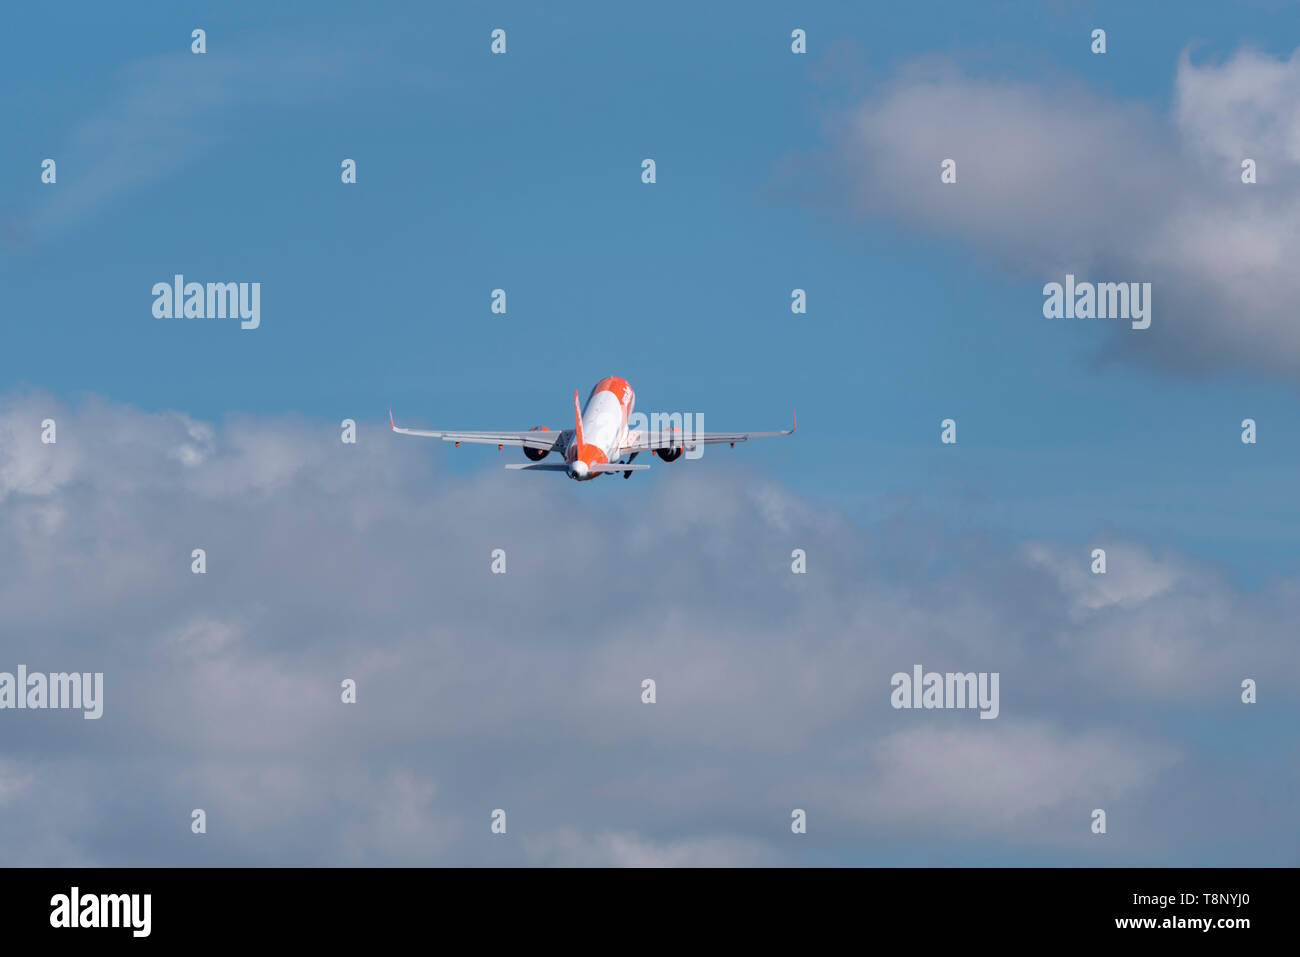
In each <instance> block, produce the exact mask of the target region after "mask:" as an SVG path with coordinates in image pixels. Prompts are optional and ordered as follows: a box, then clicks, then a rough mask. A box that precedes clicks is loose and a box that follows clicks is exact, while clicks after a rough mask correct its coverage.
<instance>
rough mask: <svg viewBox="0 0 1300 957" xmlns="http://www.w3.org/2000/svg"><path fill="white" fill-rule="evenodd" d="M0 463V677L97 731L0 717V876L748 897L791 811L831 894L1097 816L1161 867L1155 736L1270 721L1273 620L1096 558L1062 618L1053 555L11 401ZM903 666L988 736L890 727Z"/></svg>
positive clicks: (740, 503) (1170, 747) (742, 495)
mask: <svg viewBox="0 0 1300 957" xmlns="http://www.w3.org/2000/svg"><path fill="white" fill-rule="evenodd" d="M47 415H55V416H57V417H58V419H59V423H60V425H59V442H58V444H57V445H53V446H47V445H42V444H41V443H40V441H39V428H38V426H39V422H40V420H41V418H43V417H45V416H47ZM0 434H2V435H6V436H10V437H12V440H11V441H8V442H5V443H4V444H3V445H0V475H3V476H10V477H17V478H11V479H10V480H8V481H7V482H6V484H5V485H4V486H3V494H2V495H0V543H2V544H3V548H0V608H3V609H4V621H3V627H4V630H5V634H6V643H5V657H6V660H5V661H4V662H0V670H3V669H4V668H6V667H8V668H12V667H13V666H16V665H17V664H19V663H25V664H27V665H29V666H30V667H33V668H41V669H44V670H79V671H102V672H104V675H105V679H104V681H105V691H104V717H103V718H102V719H100V720H99V721H93V722H88V721H83V720H81V719H80V716H74V715H67V714H52V713H45V714H37V713H31V712H24V713H23V714H22V715H20V716H19V715H15V714H14V713H13V712H3V713H0V724H3V725H6V731H5V734H4V735H3V736H0V762H3V764H2V765H0V767H2V768H3V770H4V775H3V777H0V780H3V781H9V782H12V781H15V780H18V781H25V782H27V783H26V784H25V786H24V787H23V788H21V789H15V788H14V787H12V786H10V787H8V790H6V791H5V793H6V794H8V795H9V797H8V799H7V801H6V814H5V815H3V816H0V843H2V844H4V846H6V847H11V848H13V849H14V851H13V854H14V858H15V859H21V860H24V861H28V862H31V861H37V862H40V861H42V860H46V859H48V860H50V861H53V862H72V861H83V860H90V861H95V862H100V863H125V864H140V863H164V862H176V863H189V862H207V863H285V864H288V863H300V864H337V863H348V862H365V863H385V862H394V863H520V862H528V861H535V860H537V861H546V862H554V863H563V862H592V863H599V862H602V861H605V862H618V863H644V864H674V863H705V862H709V861H717V862H722V861H737V862H750V863H752V862H758V861H764V862H766V861H779V860H792V859H798V858H797V857H796V856H795V855H797V854H799V853H800V849H801V847H802V845H791V844H790V843H789V842H788V841H787V840H786V839H787V837H788V836H789V834H788V830H789V813H790V809H791V808H792V807H796V806H800V807H802V806H807V807H808V809H809V811H810V815H813V814H815V815H816V817H815V820H816V822H817V827H816V830H815V832H814V831H813V830H811V829H810V834H809V838H810V845H812V843H813V842H814V841H825V842H827V843H826V844H822V845H820V846H821V847H822V848H823V850H824V849H825V848H827V847H832V846H833V847H836V848H837V850H838V852H839V853H841V854H849V855H853V854H856V853H861V854H862V855H864V856H868V855H873V854H878V853H884V852H879V851H878V847H879V846H880V845H879V842H884V841H886V840H887V837H886V835H887V832H888V829H889V828H890V827H893V826H898V827H903V826H904V825H905V826H906V828H907V829H915V830H916V831H918V832H921V833H925V832H926V831H927V829H928V830H932V831H935V832H938V831H943V832H944V833H947V834H960V835H962V836H963V837H964V838H965V839H967V840H969V841H971V842H976V843H978V842H980V841H986V842H996V846H998V847H1010V848H1034V847H1047V848H1059V847H1062V846H1070V847H1072V846H1074V845H1071V844H1070V841H1069V839H1068V838H1066V837H1063V833H1062V832H1069V833H1073V831H1071V830H1070V829H1073V828H1075V827H1077V826H1078V819H1077V815H1076V813H1075V810H1074V803H1073V802H1081V803H1082V804H1089V802H1091V801H1093V800H1094V798H1093V797H1092V795H1093V794H1094V793H1095V792H1096V790H1097V788H1098V787H1101V788H1103V789H1105V790H1106V791H1107V793H1108V794H1110V795H1113V796H1114V797H1113V800H1118V801H1120V802H1126V803H1127V805H1128V806H1127V809H1126V810H1127V815H1128V818H1129V820H1130V821H1132V820H1133V819H1134V818H1138V819H1140V820H1141V822H1142V823H1143V825H1144V826H1148V827H1149V828H1150V829H1151V830H1152V833H1153V835H1154V836H1153V837H1151V838H1150V841H1149V843H1151V844H1152V846H1154V847H1156V848H1157V849H1158V848H1159V847H1160V846H1162V845H1161V842H1162V841H1163V842H1165V844H1164V845H1163V846H1165V847H1167V848H1174V847H1187V846H1188V843H1187V836H1186V835H1180V834H1179V833H1170V832H1169V831H1168V830H1165V831H1161V830H1160V825H1161V824H1162V822H1161V820H1160V819H1158V817H1156V816H1155V815H1156V812H1155V811H1153V810H1152V808H1154V807H1157V806H1158V803H1159V801H1160V800H1162V799H1165V798H1168V797H1169V796H1170V794H1171V793H1172V792H1170V791H1169V788H1170V785H1169V783H1168V782H1169V780H1170V778H1169V776H1168V775H1167V774H1165V773H1157V772H1159V771H1160V769H1162V768H1170V769H1171V770H1177V771H1179V773H1182V774H1183V775H1184V780H1183V781H1182V782H1181V785H1180V786H1181V787H1182V792H1180V793H1183V792H1185V791H1186V780H1185V778H1186V776H1187V775H1191V776H1192V777H1193V778H1195V784H1196V786H1197V788H1198V789H1200V793H1202V794H1203V797H1204V800H1205V802H1206V806H1207V808H1208V810H1206V811H1205V812H1204V813H1207V814H1210V813H1213V809H1215V808H1218V809H1219V810H1221V811H1222V812H1223V813H1224V814H1225V815H1229V810H1228V805H1229V803H1230V800H1229V798H1230V792H1229V790H1228V786H1227V785H1226V784H1225V783H1223V782H1221V781H1219V780H1218V779H1217V778H1215V777H1213V776H1209V775H1206V776H1204V777H1201V778H1196V777H1195V776H1196V774H1197V769H1198V767H1199V765H1198V764H1197V761H1196V758H1195V755H1196V742H1195V741H1192V742H1188V741H1183V740H1177V741H1171V740H1169V730H1168V726H1167V723H1165V722H1164V720H1163V718H1164V717H1167V715H1168V713H1169V709H1175V713H1178V712H1177V710H1176V709H1186V713H1187V714H1191V715H1194V716H1200V715H1203V714H1204V713H1205V712H1206V711H1207V710H1210V711H1213V710H1214V709H1215V708H1230V707H1233V706H1234V705H1235V706H1236V707H1243V706H1241V705H1237V704H1236V695H1237V693H1238V692H1237V685H1238V683H1239V676H1241V675H1244V674H1255V675H1261V676H1263V675H1266V676H1268V682H1269V685H1268V696H1269V705H1268V707H1278V706H1285V703H1286V702H1288V701H1292V702H1293V701H1294V699H1295V697H1296V695H1297V692H1298V690H1300V687H1298V686H1300V669H1297V668H1295V667H1294V665H1295V663H1296V655H1295V651H1294V641H1293V637H1292V631H1293V622H1294V621H1295V620H1296V618H1297V616H1298V613H1300V586H1298V585H1297V583H1295V582H1279V583H1275V584H1273V585H1270V586H1266V587H1264V588H1262V589H1259V590H1256V591H1254V592H1251V593H1249V594H1242V593H1239V592H1238V591H1236V590H1235V589H1234V588H1233V587H1232V586H1231V585H1230V584H1229V583H1227V582H1225V581H1223V580H1222V579H1221V578H1220V577H1219V576H1217V575H1215V574H1214V573H1212V572H1210V571H1207V570H1204V569H1200V568H1198V567H1196V566H1195V565H1193V564H1192V563H1190V562H1188V561H1186V560H1185V559H1181V558H1179V557H1177V556H1160V557H1156V556H1154V555H1153V554H1152V553H1151V552H1150V551H1149V550H1147V549H1145V548H1142V547H1140V546H1136V545H1133V544H1131V543H1124V542H1117V543H1113V544H1112V545H1111V546H1110V563H1109V564H1110V570H1109V574H1108V576H1107V581H1106V582H1105V583H1100V582H1097V581H1096V580H1095V578H1094V577H1093V576H1091V575H1090V574H1088V573H1087V567H1088V564H1089V561H1090V558H1089V554H1088V547H1087V546H1085V545H1083V544H1080V543H1064V544H1059V543H1058V544H1052V543H1033V544H1029V545H1026V546H1025V548H1024V550H1023V551H1022V552H1012V553H1011V554H1009V555H1008V554H1002V553H998V554H996V555H992V554H989V553H987V552H985V551H974V552H972V551H971V550H970V548H969V547H968V546H964V545H959V544H957V542H956V540H955V539H946V538H943V537H942V536H941V535H940V536H939V537H936V534H937V533H936V532H935V531H933V530H931V529H929V528H924V530H923V527H922V526H918V525H915V524H914V523H910V522H908V521H907V520H906V519H907V516H906V515H901V516H897V519H898V521H899V522H900V523H901V525H902V526H903V527H906V528H908V529H909V531H908V533H907V534H906V535H903V536H894V537H889V538H886V537H885V536H883V535H880V534H876V533H875V531H876V530H873V529H865V530H864V529H862V528H859V527H857V526H855V525H854V524H853V523H852V522H850V521H848V520H847V519H846V517H845V516H843V515H841V514H838V513H837V512H836V511H835V510H833V509H828V508H825V507H821V506H815V505H812V504H810V503H808V502H805V501H802V500H801V499H800V498H799V497H798V496H796V495H794V494H793V493H792V492H790V491H789V490H788V489H783V488H781V487H780V486H777V485H774V484H773V483H770V482H767V481H765V480H763V479H762V478H760V477H757V476H752V475H748V474H746V472H745V471H744V470H743V469H739V468H733V467H729V466H727V465H724V464H721V463H718V464H710V462H709V460H707V459H706V460H705V461H704V462H703V463H680V464H674V465H662V464H661V465H660V466H658V467H656V468H655V469H654V470H653V471H652V472H651V473H649V478H648V479H647V480H645V481H642V482H640V483H639V484H638V483H631V482H630V483H628V484H627V485H622V484H620V485H618V486H613V485H612V484H610V483H607V484H606V485H604V486H597V487H588V488H581V489H578V488H575V487H573V486H572V485H571V484H570V483H567V482H565V481H563V480H559V481H549V482H548V481H547V480H546V479H547V478H548V477H545V476H544V477H541V478H539V477H537V476H529V475H518V474H507V473H504V472H498V471H497V470H496V468H495V465H496V462H495V460H493V462H492V464H491V465H489V467H488V468H489V470H488V471H485V472H483V473H481V474H479V475H476V476H475V477H474V478H473V479H472V480H463V479H459V478H454V477H449V476H446V475H443V474H442V473H440V472H438V471H437V470H436V469H435V467H434V463H436V462H438V461H440V460H441V459H440V457H439V456H438V455H437V454H430V453H431V451H432V452H435V453H436V452H437V451H440V448H435V449H432V450H431V449H430V446H429V444H428V443H421V442H419V441H417V440H411V439H405V438H403V437H398V436H393V435H391V434H390V433H389V432H388V431H387V428H386V423H381V422H362V423H361V424H360V435H359V441H358V443H357V444H356V445H355V446H352V445H343V444H342V443H341V442H340V441H339V436H338V432H337V430H336V429H335V428H333V424H332V423H319V422H310V421H304V420H302V419H301V418H297V417H285V418H270V419H254V418H239V419H232V420H230V421H228V422H226V423H222V424H212V423H203V422H196V421H193V420H190V419H188V418H186V417H184V416H181V415H177V414H173V413H161V414H150V413H144V412H141V411H139V410H136V409H133V408H130V407H126V406H119V405H114V404H110V403H104V402H98V401H90V402H87V403H85V404H83V405H81V406H78V407H75V408H68V407H63V406H60V405H59V404H58V403H56V402H54V401H52V400H50V399H49V398H47V397H44V396H39V395H27V396H10V397H4V398H0ZM186 443H197V444H198V445H200V446H201V447H202V449H203V450H204V451H203V454H202V456H201V461H186V460H185V457H183V456H177V455H175V454H173V453H174V450H175V449H176V448H178V447H179V446H183V445H185V444H186ZM638 478H642V479H645V478H646V476H639V477H638ZM620 482H621V480H620ZM612 492H622V493H625V494H622V495H620V496H617V497H615V496H613V495H611V494H609V493H612ZM59 516H61V517H59ZM611 529H615V530H617V532H616V533H614V534H611ZM864 540H866V541H871V542H872V543H873V544H872V547H871V548H864V547H863V545H862V542H863V541H864ZM796 546H797V547H802V548H806V549H808V551H809V554H810V563H809V572H808V574H807V575H798V576H796V575H792V574H791V572H790V559H789V555H790V551H791V549H792V548H793V547H796ZM195 547H202V548H204V549H206V551H207V568H208V571H207V574H206V575H202V576H198V575H193V574H192V573H191V571H190V563H191V557H190V552H191V550H192V549H193V548H195ZM497 547H501V548H505V549H506V551H507V554H508V568H509V571H508V572H507V574H505V575H493V574H492V573H491V571H490V564H491V563H490V556H491V551H492V549H494V548H497ZM937 554H946V555H948V556H949V557H950V558H951V559H952V570H951V571H948V572H945V573H944V574H943V575H942V576H941V577H939V578H937V579H936V578H935V576H934V575H933V574H932V573H929V572H928V571H926V569H928V568H929V567H930V565H931V563H932V558H933V556H934V555H937ZM884 563H887V564H888V567H889V574H888V575H882V574H880V573H879V572H878V570H877V569H878V568H879V567H883V565H884ZM1226 636H1231V640H1225V638H1226ZM915 663H921V664H922V665H924V666H925V667H926V668H927V669H936V670H953V669H960V670H963V671H967V670H976V671H998V672H1000V674H1001V676H1002V679H1001V714H1002V716H1001V717H999V718H998V719H997V720H996V721H980V720H979V719H978V718H976V716H975V715H974V714H973V713H970V712H964V713H953V712H924V711H921V712H909V713H903V712H898V711H894V710H893V709H891V708H890V706H889V693H890V685H889V679H890V676H891V675H892V674H893V673H894V672H896V671H899V670H907V669H910V667H911V666H912V665H913V664H915ZM646 677H652V678H654V679H655V680H656V681H657V683H658V702H657V703H656V704H654V705H646V704H643V703H642V702H641V681H642V679H643V678H646ZM344 678H352V679H354V680H355V681H356V682H357V703H356V704H343V703H342V702H341V700H340V683H341V681H342V680H343V679H344ZM1153 706H1155V707H1154V708H1153ZM1258 707H1260V708H1261V711H1260V712H1259V714H1261V715H1264V714H1269V715H1274V714H1275V712H1273V711H1265V710H1263V709H1264V708H1265V707H1266V706H1265V705H1263V704H1261V705H1260V706H1258ZM64 719H66V720H64ZM968 719H970V720H968ZM1117 727H1122V728H1124V734H1122V735H1121V734H1118V733H1117V732H1115V730H1114V729H1115V728H1117ZM1256 746H1257V747H1262V748H1263V749H1264V751H1265V752H1268V753H1272V751H1270V748H1272V747H1273V746H1272V745H1270V744H1268V743H1267V742H1265V743H1262V744H1259V743H1257V745H1256ZM972 762H974V763H973V764H972ZM1171 762H1173V763H1172V765H1171ZM976 765H978V766H981V767H984V768H985V769H986V770H987V771H988V773H989V774H990V775H995V776H996V780H993V781H989V780H977V781H974V782H973V783H972V782H971V780H970V778H972V777H973V776H977V775H975V766H976ZM968 772H969V773H968ZM1245 780H1246V781H1247V782H1249V781H1250V780H1252V779H1251V778H1249V776H1247V778H1246V779H1245ZM1256 783H1258V782H1256ZM922 785H923V786H924V792H925V793H924V795H923V796H916V797H912V798H909V794H911V793H912V792H913V791H914V790H915V789H916V788H917V787H921V786H922ZM1241 786H1245V785H1243V784H1242V783H1241V782H1237V783H1236V784H1234V787H1241ZM83 798H84V801H83ZM1091 806H1095V805H1091V804H1089V809H1090V807H1091ZM193 807H204V808H206V809H208V810H209V811H210V813H211V822H212V830H211V832H210V838H211V839H209V840H207V841H205V842H201V843H196V842H195V841H193V840H191V835H190V834H189V818H188V814H189V810H190V809H191V808H193ZM494 807H506V808H508V809H509V811H510V814H511V818H510V820H511V830H510V834H509V836H508V837H507V838H506V839H503V840H501V841H494V840H493V839H492V837H491V835H490V834H489V832H488V827H487V825H488V814H489V813H490V811H491V809H492V808H494ZM70 819H75V821H76V822H77V826H76V827H69V826H67V825H66V824H59V822H60V821H66V820H70ZM1022 819H1024V820H1025V821H1028V822H1029V826H1021V825H1019V824H1016V825H1015V826H1012V823H1010V822H1013V821H1021V820H1022ZM1261 821H1267V815H1264V816H1263V817H1258V816H1257V817H1256V819H1255V820H1253V821H1251V822H1248V823H1242V822H1234V820H1233V819H1232V818H1231V816H1225V818H1224V819H1223V820H1222V821H1220V822H1218V823H1217V824H1216V825H1215V826H1216V827H1217V828H1222V829H1224V830H1222V831H1219V832H1217V833H1237V831H1235V830H1234V829H1235V828H1248V827H1249V828H1253V827H1255V826H1257V825H1258V824H1259V823H1260V822H1261ZM51 828H54V829H55V830H56V831H57V834H54V835H50V834H49V832H50V829H51ZM60 828H62V830H60ZM566 829H568V831H566ZM814 833H815V834H816V835H818V836H817V837H815V838H814V836H813V835H814ZM42 835H47V836H42ZM1239 836H1240V835H1239ZM516 838H517V839H518V840H516ZM1192 840H1194V838H1192ZM1241 840H1242V841H1244V842H1246V843H1241V842H1239V845H1238V846H1241V847H1250V846H1254V845H1250V844H1249V837H1248V836H1247V837H1242V838H1241ZM1180 841H1182V843H1179V842H1180ZM530 842H531V843H530ZM845 842H847V845H846V844H845ZM855 842H856V843H855ZM1257 853H1258V854H1261V855H1266V854H1268V853H1270V852H1269V851H1268V849H1267V845H1260V846H1258V850H1257ZM873 859H879V858H878V857H876V858H873ZM886 859H887V858H886Z"/></svg>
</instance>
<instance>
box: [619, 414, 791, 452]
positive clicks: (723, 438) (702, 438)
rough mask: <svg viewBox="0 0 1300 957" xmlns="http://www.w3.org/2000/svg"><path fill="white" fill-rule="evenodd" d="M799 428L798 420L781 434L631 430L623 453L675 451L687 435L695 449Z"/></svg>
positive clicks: (763, 437)
mask: <svg viewBox="0 0 1300 957" xmlns="http://www.w3.org/2000/svg"><path fill="white" fill-rule="evenodd" d="M797 427H798V419H797V418H796V419H795V420H794V421H792V422H791V423H790V428H788V429H782V430H781V431H779V432H693V433H682V432H669V431H668V430H666V429H665V430H661V431H659V432H658V433H655V432H653V431H651V430H649V429H644V430H643V429H630V430H629V431H628V433H627V441H626V442H625V443H624V444H623V447H622V451H623V452H648V451H650V450H651V449H673V448H677V446H679V445H681V444H682V443H683V435H685V442H686V445H688V446H691V447H694V446H696V445H717V444H719V443H722V442H727V443H729V444H731V445H735V444H736V443H737V442H748V441H749V440H750V439H765V438H769V437H770V436H773V435H790V434H791V433H793V432H794V430H795V428H797Z"/></svg>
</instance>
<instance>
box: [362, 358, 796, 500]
mask: <svg viewBox="0 0 1300 957" xmlns="http://www.w3.org/2000/svg"><path fill="white" fill-rule="evenodd" d="M635 405H636V393H635V392H633V391H632V387H631V386H630V385H628V382H627V380H626V379H621V378H619V377H618V376H613V375H612V376H606V377H605V378H603V379H601V380H600V381H599V382H597V383H596V386H595V388H593V389H592V390H591V395H589V396H587V406H586V408H585V409H583V408H581V407H580V406H579V405H578V391H577V390H576V389H575V390H574V392H573V428H572V429H564V430H562V431H559V432H552V431H551V430H550V429H548V428H547V427H546V426H544V425H535V426H533V427H532V428H531V429H529V430H528V431H526V432H522V431H521V432H448V431H442V430H426V429H403V428H399V427H398V425H397V423H396V422H395V421H394V420H393V410H392V409H389V410H388V424H389V425H390V426H392V429H393V431H394V432H398V433H400V434H402V435H423V436H428V437H430V438H435V439H442V440H443V441H444V442H455V443H456V445H458V446H459V445H460V443H462V442H473V443H480V444H485V445H495V446H496V447H497V448H498V449H500V448H503V447H505V446H507V445H518V446H522V447H523V450H524V455H525V457H527V459H528V461H527V462H520V463H511V464H509V465H507V466H506V468H507V469H511V470H521V471H528V472H564V473H566V474H567V475H568V476H569V478H571V479H573V480H574V481H577V482H588V481H591V480H592V479H594V478H596V477H597V476H600V475H613V474H614V473H616V472H622V473H623V478H625V479H626V478H629V477H631V475H632V473H633V472H635V471H640V470H641V469H648V468H649V467H650V466H649V465H646V464H641V465H633V464H632V463H633V461H634V460H635V459H636V457H637V455H639V454H640V453H642V452H649V453H650V454H651V455H658V456H659V458H660V460H661V461H664V462H674V461H676V460H677V459H678V458H679V457H680V456H681V454H682V451H683V443H684V442H685V443H687V444H686V446H685V447H686V448H689V449H692V450H694V448H695V446H696V444H697V443H698V444H700V445H714V444H717V443H719V442H726V443H728V444H730V445H731V446H732V447H733V448H734V447H735V444H736V443H737V442H746V441H748V440H749V439H759V438H766V437H767V436H772V435H790V434H791V433H793V432H794V430H795V428H796V426H797V425H798V419H797V417H796V418H795V419H794V420H793V421H792V422H791V423H790V428H788V429H784V430H782V431H780V432H693V433H692V434H691V435H689V436H687V437H685V439H683V436H682V434H681V429H679V428H675V427H674V428H670V429H669V430H667V431H661V432H659V433H658V434H654V433H653V432H652V431H651V430H648V429H629V428H628V427H627V423H628V418H629V417H630V416H631V415H632V409H633V407H634V406H635ZM552 452H555V453H556V454H558V455H560V456H562V457H563V459H564V462H563V464H560V463H558V462H557V463H543V462H542V459H544V458H546V456H547V455H549V454H550V453H552ZM625 455H626V456H627V461H626V462H620V461H619V459H621V458H622V457H623V456H625Z"/></svg>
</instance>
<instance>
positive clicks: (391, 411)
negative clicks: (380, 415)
mask: <svg viewBox="0 0 1300 957" xmlns="http://www.w3.org/2000/svg"><path fill="white" fill-rule="evenodd" d="M388 424H389V425H390V426H392V428H393V431H394V432H396V431H397V423H396V422H394V421H393V407H392V406H391V405H390V406H389V407H388Z"/></svg>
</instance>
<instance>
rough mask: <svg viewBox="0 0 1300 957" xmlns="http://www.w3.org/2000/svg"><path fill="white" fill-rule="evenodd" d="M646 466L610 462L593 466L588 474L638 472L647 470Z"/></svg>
mask: <svg viewBox="0 0 1300 957" xmlns="http://www.w3.org/2000/svg"><path fill="white" fill-rule="evenodd" d="M649 467H650V466H648V465H619V464H618V463H617V462H610V463H609V464H607V465H593V466H591V467H590V468H589V469H588V471H590V472H638V471H640V470H641V469H648V468H649Z"/></svg>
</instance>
